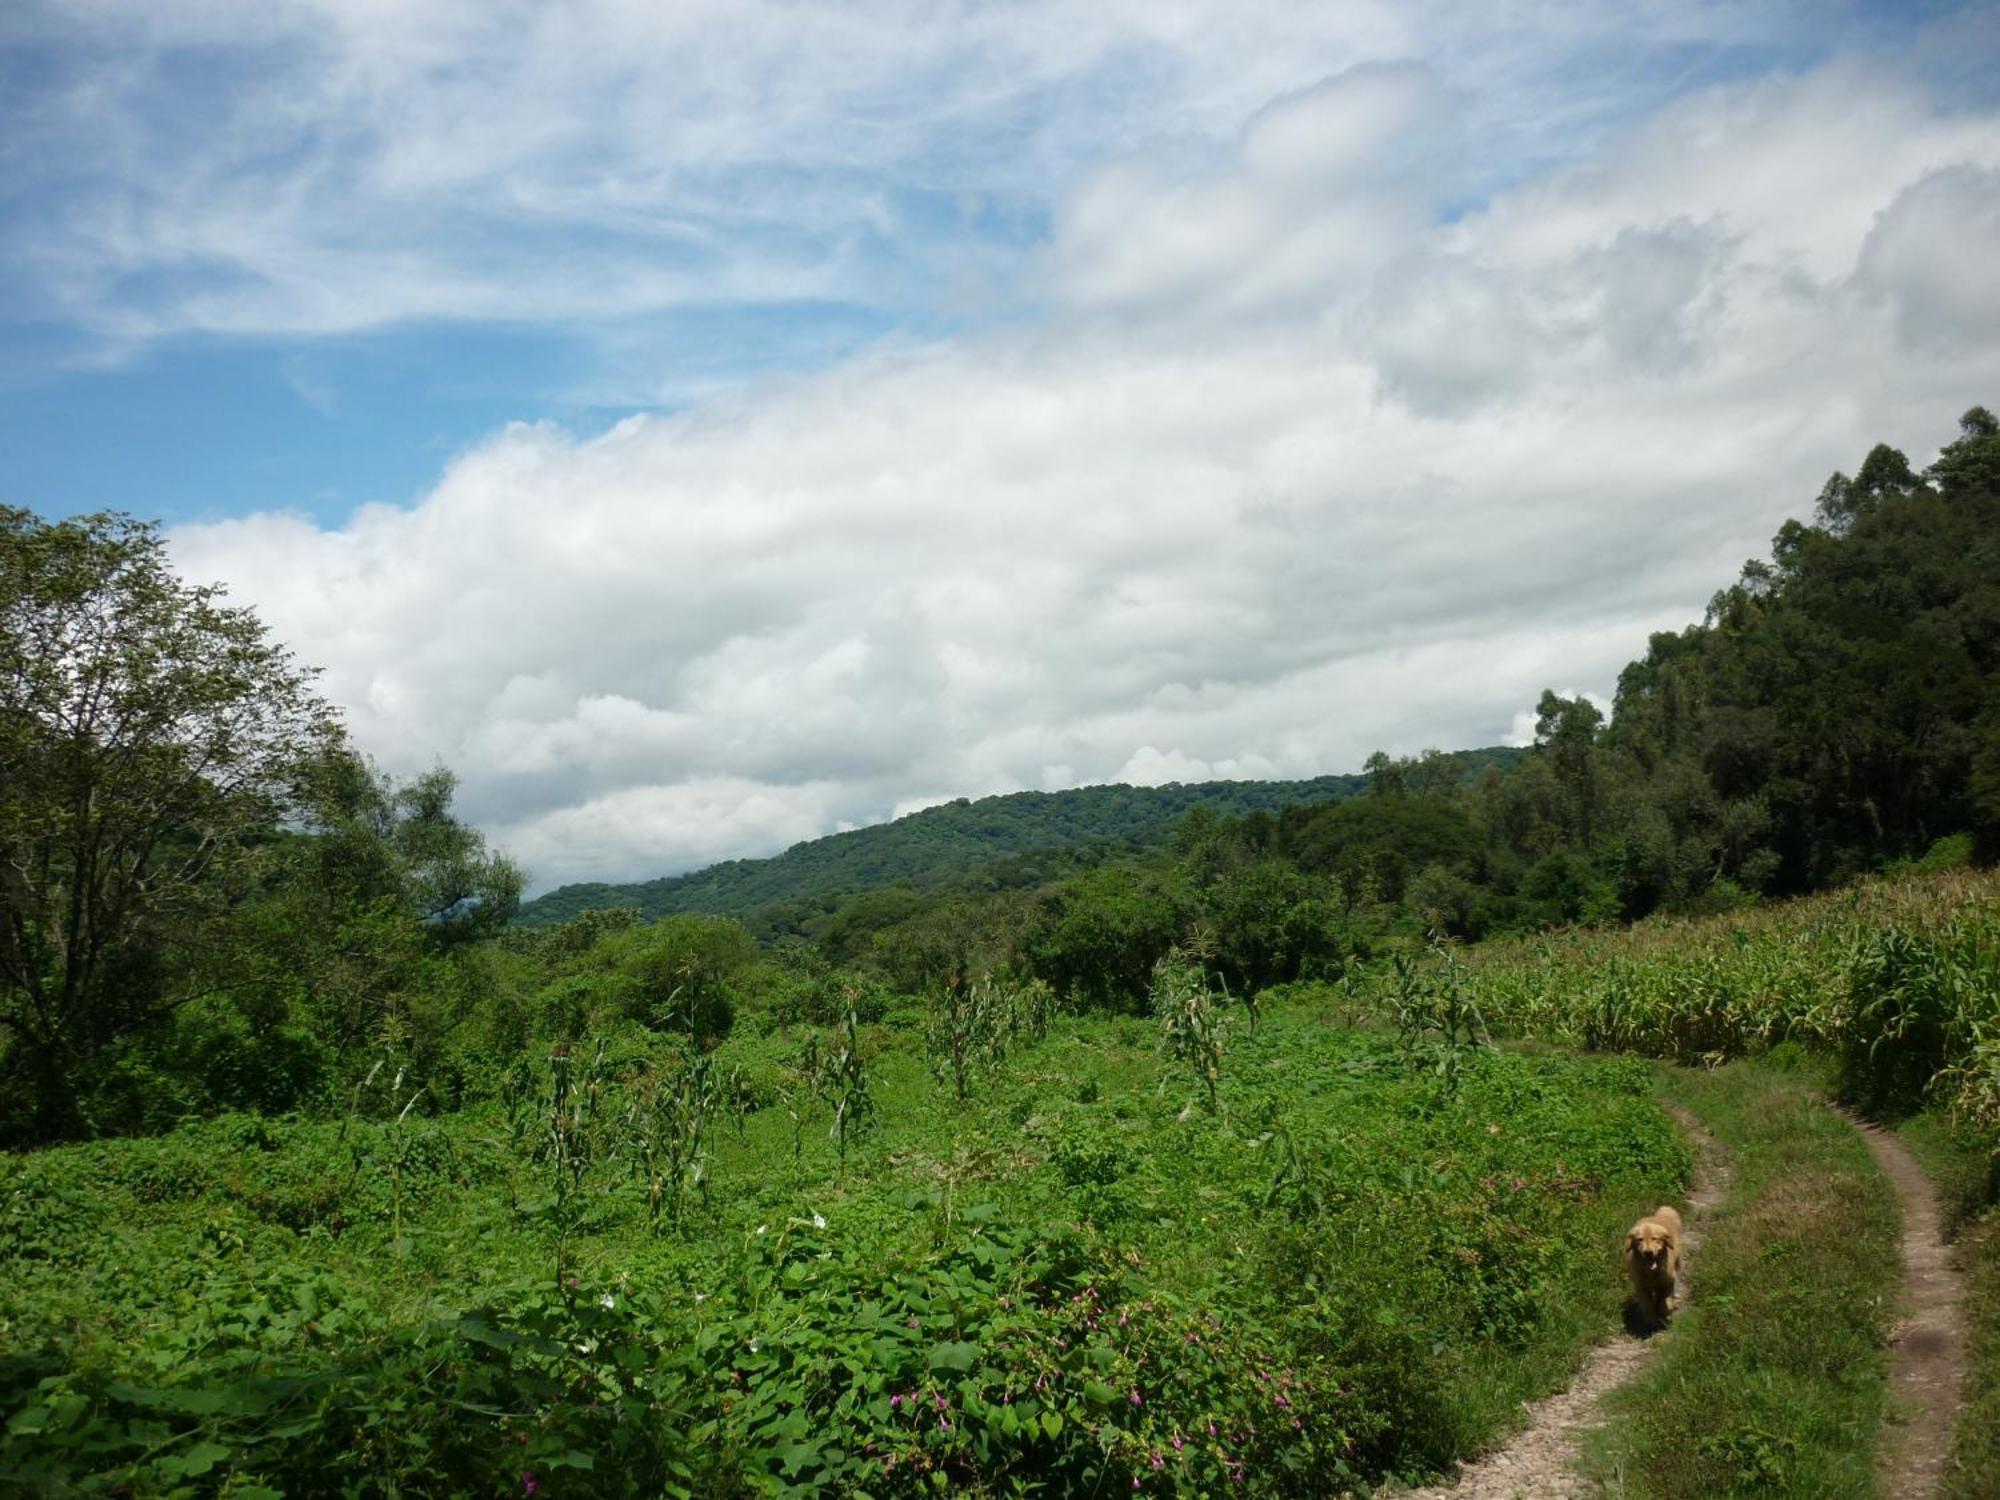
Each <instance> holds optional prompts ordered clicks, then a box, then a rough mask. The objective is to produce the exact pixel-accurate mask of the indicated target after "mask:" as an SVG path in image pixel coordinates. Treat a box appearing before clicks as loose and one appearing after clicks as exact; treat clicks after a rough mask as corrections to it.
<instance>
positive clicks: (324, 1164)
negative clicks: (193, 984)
mask: <svg viewBox="0 0 2000 1500" xmlns="http://www.w3.org/2000/svg"><path fill="white" fill-rule="evenodd" d="M1328 1010H1329V1007H1328V1006H1327V1005H1326V1004H1325V1003H1324V997H1314V996H1310V995H1308V996H1304V997H1300V998H1298V999H1296V1000H1295V1001H1293V1002H1291V1003H1289V1004H1286V1005H1283V1006H1279V1007H1277V1008H1276V1009H1274V1010H1273V1011H1271V1012H1270V1013H1268V1014H1266V1015H1265V1016H1264V1017H1263V1019H1262V1022H1261V1024H1260V1025H1258V1026H1257V1027H1256V1028H1255V1031H1254V1033H1253V1032H1252V1030H1251V1027H1250V1025H1249V1020H1250V1018H1249V1017H1248V1016H1247V1015H1246V1014H1245V1013H1244V1012H1243V1011H1242V1010H1241V1008H1240V1007H1237V1008H1232V1009H1231V1010H1230V1012H1229V1013H1228V1014H1227V1015H1226V1017H1225V1018H1224V1019H1225V1024H1226V1026H1227V1028H1228V1030H1227V1036H1226V1048H1225V1050H1224V1051H1223V1053H1222V1054H1221V1061H1220V1069H1219V1074H1218V1078H1217V1082H1218V1087H1217V1091H1216V1106H1217V1107H1216V1109H1215V1111H1214V1112H1213V1113H1211V1112H1210V1111H1209V1109H1208V1108H1207V1107H1206V1105H1205V1099H1206V1089H1205V1088H1204V1087H1203V1084H1202V1079H1201V1076H1200V1074H1199V1073H1198V1072H1197V1071H1196V1070H1195V1069H1193V1068H1192V1067H1190V1065H1189V1063H1188V1062H1187V1061H1186V1060H1184V1059H1183V1058H1181V1057H1178V1056H1176V1055H1174V1053H1173V1052H1172V1051H1171V1050H1163V1049H1162V1047H1161V1045H1160V1028H1159V1026H1158V1024H1157V1023H1155V1022H1153V1021H1150V1020H1140V1019H1126V1020H1087V1021H1086V1020H1075V1019H1067V1020H1058V1021H1057V1022H1056V1023H1055V1025H1054V1027H1053V1029H1051V1030H1050V1031H1049V1032H1048V1034H1047V1035H1046V1037H1045V1038H1043V1039H1042V1040H1039V1041H1036V1040H1033V1039H1032V1038H1022V1039H1020V1040H1019V1041H1018V1042H1017V1045H1016V1046H1015V1047H1014V1049H1013V1051H1012V1055H1011V1056H1009V1057H1008V1058H1007V1059H1006V1060H1005V1061H1004V1063H1000V1064H997V1065H993V1064H981V1065H979V1068H978V1071H976V1072H975V1074H974V1076H973V1078H972V1080H971V1084H972V1086H971V1088H970V1089H969V1093H970V1096H971V1097H970V1098H969V1100H968V1101H967V1102H966V1103H964V1104H962V1105H961V1104H958V1103H956V1102H955V1101H954V1097H953V1093H954V1091H953V1089H952V1088H951V1086H950V1085H949V1083H940V1082H939V1081H938V1080H937V1079H936V1078H935V1077H934V1076H933V1074H932V1072H931V1071H930V1069H929V1068H928V1067H927V1065H926V1050H925V1046H924V1025H923V1021H924V1018H923V1016H922V1015H921V1013H919V1012H913V1011H904V1012H894V1011H892V1012H890V1013H889V1014H888V1015H887V1016H886V1017H885V1018H884V1019H883V1020H882V1021H880V1022H878V1023H876V1024H872V1025H864V1026H863V1027H861V1028H860V1031H859V1034H858V1037H857V1040H858V1042H859V1048H858V1055H859V1056H860V1057H861V1058H862V1059H863V1061H864V1072H865V1080H864V1081H865V1083H866V1090H867V1098H868V1103H867V1104H863V1103H862V1102H861V1101H860V1099H859V1097H858V1096H855V1097H850V1098H848V1099H847V1100H846V1103H847V1106H848V1109H847V1113H848V1116H849V1118H850V1120H852V1121H853V1122H854V1131H853V1135H852V1139H851V1142H850V1144H849V1147H848V1151H847V1159H846V1161H845V1163H844V1164H843V1163H842V1161H841V1160H840V1157H839V1153H838V1151H837V1146H836V1142H835V1140H833V1139H832V1138H830V1135H829V1105H828V1103H827V1102H826V1100H825V1097H824V1096H822V1097H821V1099H820V1101H819V1102H813V1101H812V1100H811V1099H809V1098H808V1097H807V1096H806V1094H805V1093H804V1092H803V1091H802V1089H801V1088H800V1087H799V1083H800V1080H801V1079H802V1077H803V1076H804V1075H803V1074H802V1072H801V1071H800V1070H798V1069H796V1068H795V1067H793V1066H792V1064H793V1062H794V1060H795V1059H796V1058H797V1056H798V1054H799V1053H800V1050H801V1048H802V1047H803V1046H804V1045H805V1042H806V1038H805V1036H804V1035H803V1034H802V1033H801V1032H799V1031H797V1030H793V1031H790V1032H786V1031H782V1030H778V1029H770V1030H768V1031H764V1030H762V1028H760V1027H759V1026H758V1024H757V1023H756V1020H755V1018H750V1019H749V1020H748V1021H747V1022H746V1023H744V1024H741V1025H739V1028H738V1031H737V1033H736V1034H735V1035H733V1036H732V1038H731V1039H730V1040H729V1041H728V1042H726V1043H725V1044H724V1046H723V1047H722V1048H721V1049H719V1051H718V1052H717V1053H715V1054H713V1056H712V1059H711V1061H712V1064H713V1066H714V1067H715V1068H716V1069H717V1070H718V1072H720V1071H721V1070H724V1069H730V1070H736V1071H735V1072H734V1074H733V1078H732V1089H733V1091H734V1092H732V1094H731V1096H730V1097H731V1098H732V1099H734V1100H737V1101H739V1102H740V1103H741V1104H742V1105H743V1106H744V1107H745V1112H743V1113H742V1114H741V1115H740V1116H737V1115H735V1114H734V1112H731V1111H725V1112H724V1113H723V1114H722V1115H719V1116H718V1117H716V1118H714V1119H712V1120H710V1121H709V1122H708V1123H707V1125H706V1128H705V1134H704V1135H703V1138H702V1143H701V1145H700V1147H699V1151H698V1153H697V1159H696V1160H695V1161H694V1162H693V1164H692V1168H693V1169H692V1170H690V1164H689V1163H688V1162H681V1163H679V1164H678V1165H677V1166H676V1167H675V1168H674V1170H675V1171H676V1172H679V1173H681V1174H682V1175H681V1176H680V1177H679V1178H678V1179H677V1180H678V1181H680V1182H681V1183H682V1184H683V1186H684V1187H685V1193H684V1198H685V1202H684V1206H683V1208H682V1215H683V1222H682V1224H681V1225H680V1227H679V1228H676V1227H675V1226H674V1224H673V1215H672V1213H671V1211H670V1209H671V1205H669V1206H668V1208H667V1209H665V1210H663V1211H662V1212H660V1213H659V1214H658V1215H657V1220H658V1222H657V1225H656V1224H655V1218H656V1215H655V1213H654V1211H653V1210H654V1209H655V1208H656V1207H659V1206H660V1204H659V1198H658V1196H657V1195H656V1194H655V1192H654V1191H653V1188H654V1187H655V1185H656V1184H658V1183H660V1182H661V1180H662V1173H661V1169H660V1165H659V1159H658V1153H659V1152H660V1151H661V1150H662V1149H663V1148H662V1145H661V1142H660V1141H659V1140H658V1139H656V1138H652V1137H649V1136H647V1134H646V1132H645V1131H643V1130H641V1129H640V1126H641V1125H643V1124H644V1119H645V1117H644V1114H643V1108H642V1106H648V1104H649V1101H650V1104H651V1105H658V1102H659V1101H658V1100H656V1099H652V1098H651V1096H650V1095H648V1093H647V1091H646V1085H645V1080H646V1078H647V1077H648V1076H649V1075H648V1074H647V1073H646V1071H645V1059H644V1058H643V1057H639V1056H637V1055H628V1054H623V1053H621V1052H620V1051H619V1049H618V1048H617V1047H613V1048H612V1049H611V1050H610V1052H609V1053H607V1055H606V1057H605V1059H604V1062H603V1066H602V1067H601V1068H599V1067H595V1066H594V1059H593V1060H592V1063H591V1065H586V1063H585V1062H583V1061H581V1060H579V1059H578V1058H574V1057H572V1058H570V1059H566V1060H564V1061H563V1062H562V1064H561V1066H562V1068H563V1069H565V1070H566V1071H565V1073H564V1076H563V1078H561V1079H558V1078H556V1077H553V1076H552V1075H551V1073H550V1072H549V1070H548V1069H543V1070H540V1071H539V1072H538V1073H537V1074H536V1076H534V1077H533V1078H529V1079H523V1080H520V1081H519V1082H518V1083H517V1085H516V1087H515V1089H514V1092H513V1095H512V1099H511V1105H512V1107H511V1109H508V1108H501V1107H497V1106H496V1107H493V1108H490V1109H485V1110H481V1111H473V1112H466V1113H462V1114H458V1115H450V1116H444V1117H440V1118H435V1119H430V1118H424V1117H423V1116H422V1115H421V1114H420V1113H418V1112H416V1111H411V1112H409V1113H407V1114H400V1113H399V1111H400V1109H401V1100H402V1099H403V1097H404V1095H403V1092H402V1090H401V1088H400V1087H398V1086H396V1085H395V1084H394V1083H393V1081H392V1080H387V1079H382V1078H378V1079H376V1080H374V1081H373V1083H371V1085H370V1086H369V1089H368V1090H366V1091H364V1092H363V1093H362V1094H360V1095H358V1096H357V1113H356V1117H355V1118H352V1119H350V1120H347V1121H345V1122H341V1121H282V1120H262V1119H253V1118H249V1117H228V1118H224V1119H219V1120H213V1121H208V1122H203V1123H198V1124H191V1125H188V1126H186V1127H184V1128H182V1129H180V1130H178V1131H176V1132H174V1133H172V1134H170V1135H168V1136H165V1137H163V1138H159V1139H153V1140H126V1141H115V1142H101V1143H94V1144H88V1145H80V1146H72V1147H65V1148H60V1149H54V1150H48V1151H44V1152H40V1153H36V1154H34V1155H31V1156H26V1157H15V1158H9V1159H6V1160H5V1161H4V1162H0V1257H4V1258H5V1260H6V1262H7V1264H8V1266H9V1268H10V1275H9V1276H8V1278H7V1280H6V1283H5V1285H4V1288H0V1348H3V1349H4V1350H5V1355H4V1360H0V1407H4V1408H5V1409H7V1410H9V1411H10V1412H12V1413H13V1415H12V1417H11V1419H10V1420H9V1421H8V1423H7V1426H6V1429H5V1434H4V1438H0V1480H4V1481H6V1482H7V1483H8V1484H9V1485H12V1486H16V1487H22V1486H25V1487H28V1488H30V1489H34V1488H41V1489H46V1490H57V1489H62V1488H65V1487H68V1486H72V1485H73V1486H75V1487H77V1488H78V1489H80V1490H83V1491H86V1492H88V1491H91V1490H96V1491H98V1492H116V1493H134V1494H174V1493H197V1492H198V1493H214V1492H219V1493H228V1494H235V1495H263V1494H269V1493H272V1492H274V1491H291V1490H296V1489H298V1488H300V1487H301V1486H302V1485H303V1486H305V1487H308V1488H311V1489H313V1490H314V1491H315V1492H320V1493H327V1492H334V1491H339V1492H343V1493H351V1494H363V1495H368V1494H384V1495H387V1494H413V1495H414V1494H445V1493H486V1494H495V1493H541V1494H547V1495H568V1494H578V1495H584V1494H628V1493H661V1492H669V1493H673V1492H678V1493H688V1494H697V1495H724V1494H733V1493H770V1494H787V1493H789V1494H801V1495H803V1494H812V1493H822V1492H825V1491H827V1490H829V1489H831V1490H844V1491H849V1492H857V1493H867V1494H878V1495H886V1494H913V1493H935V1492H937V1490H938V1489H939V1488H945V1489H949V1490H952V1491H953V1492H958V1493H973V1494H979V1493H986V1494H1049V1495H1082V1494H1093V1493H1105V1492H1109V1491H1110V1490H1112V1489H1116V1490H1117V1491H1119V1492H1122V1493H1131V1492H1133V1491H1134V1490H1138V1491H1141V1492H1146V1493H1155V1494H1175V1493H1178V1494H1189V1495H1192V1494H1211V1493H1216V1492H1218V1491H1223V1490H1227V1491H1229V1492H1232V1493H1237V1492H1240V1493H1250V1494H1298V1495H1308V1494H1312V1495H1318V1494H1326V1493H1328V1492H1330V1491H1333V1490H1337V1489H1338V1488H1340V1487H1342V1486H1343V1485H1350V1484H1360V1483H1363V1482H1366V1481H1372V1480H1377V1479H1380V1478H1381V1477H1383V1476H1385V1475H1389V1474H1401V1475H1417V1474H1421V1473H1424V1472H1427V1471H1430V1470H1434V1469H1436V1468H1437V1467H1439V1466H1442V1465H1444V1464H1446V1463H1448V1462H1449V1461H1450V1459H1452V1458H1453V1457H1454V1456H1456V1455H1457V1454H1459V1453H1461V1452H1464V1451H1466V1450H1467V1449H1469V1448H1471V1447H1474V1446H1476V1445H1478V1444H1479V1443H1480V1442H1482V1441H1484V1440H1486V1439H1488V1438H1490V1436H1491V1435H1492V1434H1493V1433H1494V1432H1495V1431H1496V1430H1497V1429H1498V1428H1499V1427H1500V1426H1502V1425H1504V1424H1505V1423H1506V1422H1507V1421H1508V1420H1509V1419H1510V1414H1511V1413H1512V1412H1514V1411H1515V1410H1516V1409H1517V1406H1518V1402H1519V1401H1520V1399H1521V1398H1522V1397H1523V1396H1525V1395H1528V1394H1532V1393H1534V1392H1536V1391H1539V1390H1542V1389H1547V1388H1550V1387H1552V1386H1556V1385H1559V1384H1561V1383H1562V1381H1563V1380H1564V1378H1565V1377H1566V1375H1567V1372H1568V1371H1569V1369H1570V1368H1571V1367H1572V1366H1573V1364H1574V1361H1575V1360H1576V1359H1577V1357H1578V1356H1579V1354H1580V1351H1581V1349H1582V1348H1583V1347H1584V1346H1585V1345H1586V1344H1587V1343H1589V1342H1590V1341H1592V1340H1594V1339H1596V1338H1598V1337H1601V1336H1603V1335H1604V1334H1605V1333H1606V1332H1608V1331H1610V1330H1611V1329H1613V1328H1615V1326H1616V1323H1617V1316H1618V1306H1619V1302H1620V1295H1621V1293H1620V1288H1619V1285H1618V1281H1617V1269H1616V1265H1615V1262H1614V1261H1613V1260H1612V1259H1611V1258H1610V1257H1609V1256H1608V1255H1607V1253H1606V1250H1605V1247H1606V1246H1607V1245H1608V1244H1614V1243H1615V1242H1616V1236H1617V1233H1618V1231H1619V1229H1620V1228H1622V1226H1623V1225H1624V1224H1625V1223H1626V1222H1629V1220H1630V1219H1631V1218H1632V1217H1633V1215H1634V1214H1635V1213H1636V1212H1637V1211H1638V1210H1639V1209H1640V1208H1641V1207H1648V1206H1650V1205H1651V1204H1653V1203H1654V1202H1657V1201H1660V1199H1661V1198H1663V1197H1668V1196H1672V1195H1673V1194H1674V1193H1676V1192H1677V1191H1678V1190H1679V1189H1680V1187H1681V1185H1682V1183H1683V1180H1684V1177H1685V1174H1686V1172H1687V1170H1688V1159H1687V1156H1686V1154H1685V1152H1684V1150H1683V1148H1682V1147H1681V1146H1680V1144H1679V1142H1678V1140H1677V1139H1676V1137H1675V1136H1674V1134H1673V1132H1672V1129H1671V1127H1670V1125H1669V1123H1668V1122H1667V1121H1666V1120H1665V1118H1664V1117H1663V1116H1662V1114H1661V1112H1660V1111H1659V1109H1658V1108H1657V1107H1656V1105H1655V1104H1654V1103H1653V1101H1652V1098H1651V1095H1650V1084H1649V1078H1648V1074H1647V1071H1646V1068H1645V1067H1644V1065H1642V1064H1639V1063H1636V1062H1630V1061H1620V1060H1615V1059H1614V1060H1579V1059H1566V1058H1555V1057H1530V1056H1521V1055H1509V1054H1502V1053H1495V1052H1491V1051H1488V1050H1485V1049H1481V1048H1476V1047H1470V1046H1463V1045H1456V1044H1452V1043H1449V1042H1448V1041H1445V1040H1440V1039H1439V1038H1437V1037H1435V1036H1432V1037H1430V1038H1429V1039H1425V1038H1422V1037H1418V1036H1411V1037H1408V1038H1404V1039H1401V1040H1398V1039H1397V1038H1394V1037H1387V1036H1382V1035H1370V1034H1364V1033H1360V1032H1355V1031H1350V1030H1345V1029H1342V1028H1340V1027H1338V1026H1335V1025H1332V1024H1329V1019H1328ZM841 1040H842V1039H841V1036H840V1034H839V1032H838V1030H835V1031H833V1032H829V1033H821V1034H820V1035H818V1036H817V1037H816V1038H815V1042H816V1045H817V1046H818V1047H819V1049H820V1050H821V1052H822V1055H823V1056H824V1055H828V1054H830V1053H832V1052H834V1051H835V1050H836V1049H838V1048H839V1047H840V1045H841ZM1189 1055H1193V1054H1189ZM648 1152H651V1153H653V1154H652V1155H650V1156H649V1155H648V1154H647V1153H648ZM635 1168H638V1170H635ZM697 1176H698V1177H699V1179H700V1185H699V1186H696V1185H695V1182H696V1177H697Z"/></svg>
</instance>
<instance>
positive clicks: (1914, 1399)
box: [1841, 1110, 1966, 1500]
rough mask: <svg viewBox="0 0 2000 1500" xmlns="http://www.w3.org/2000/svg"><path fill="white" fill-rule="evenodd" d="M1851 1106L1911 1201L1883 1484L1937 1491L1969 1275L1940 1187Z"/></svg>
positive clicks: (1892, 1491)
mask: <svg viewBox="0 0 2000 1500" xmlns="http://www.w3.org/2000/svg"><path fill="white" fill-rule="evenodd" d="M1841 1113H1842V1114H1846V1115H1847V1118H1848V1120H1849V1122H1850V1123H1851V1124H1852V1125H1853V1126H1854V1128H1855V1129H1856V1130H1858V1131H1860V1132H1861V1138H1862V1139H1863V1140H1864V1141H1866V1142H1867V1143H1868V1149H1869V1150H1870V1151H1871V1152H1873V1153H1874V1156H1875V1165H1876V1166H1878V1167H1880V1168H1881V1169H1882V1175H1883V1176H1884V1177H1887V1178H1888V1179H1889V1182H1890V1185H1891V1186H1893V1187H1894V1188H1895V1190H1896V1198H1897V1200H1898V1202H1900V1203H1901V1204H1902V1208H1903V1238H1902V1243H1901V1245H1900V1247H1899V1249H1900V1253H1901V1257H1902V1262H1903V1280H1902V1294H1901V1297H1900V1299H1899V1303H1900V1305H1899V1307H1898V1309H1897V1318H1896V1324H1895V1327H1894V1329H1893V1330H1892V1332H1891V1334H1890V1338H1889V1343H1890V1349H1891V1351H1892V1353H1891V1358H1890V1366H1889V1421H1888V1423H1887V1425H1885V1426H1884V1428H1883V1430H1882V1439H1881V1442H1880V1443H1879V1444H1878V1445H1877V1447H1876V1450H1875V1492H1876V1493H1877V1494H1878V1495H1886V1496H1893V1497H1894V1500H1927V1497H1929V1496H1931V1495H1934V1494H1936V1493H1937V1488H1938V1482H1939V1481H1940V1480H1941V1479H1942V1478H1943V1477H1944V1470H1945V1464H1946V1463H1947V1461H1948V1460H1949V1459H1950V1456H1951V1430H1952V1424H1953V1422H1954V1421H1955V1420H1956V1419H1957V1416H1958V1409H1959V1405H1960V1403H1961V1401H1962V1400H1963V1399H1964V1393H1965V1372H1966V1353H1965V1350H1966V1324H1965V1281H1964V1278H1963V1277H1962V1276H1960V1275H1959V1273H1958V1270H1957V1268H1956V1267H1954V1266H1953V1265H1952V1263H1951V1253H1950V1251H1949V1250H1947V1249H1946V1247H1945V1242H1944V1230H1943V1219H1942V1218H1941V1216H1940V1215H1939V1213H1938V1201H1937V1191H1936V1189H1934V1188H1933V1187H1932V1186H1931V1180H1930V1178H1929V1177H1928V1176H1927V1175H1926V1174H1925V1172H1924V1169H1923V1168H1922V1167H1920V1166H1918V1165H1917V1161H1916V1158H1915V1157H1913V1156H1911V1155H1910V1152H1909V1148H1908V1147H1906V1146H1905V1145H1904V1144H1903V1143H1902V1142H1901V1141H1899V1140H1897V1139H1896V1137H1895V1136H1893V1135H1891V1134H1890V1133H1889V1132H1888V1131H1886V1130H1884V1129H1882V1128H1881V1127H1880V1126H1878V1125H1875V1124H1873V1123H1871V1122H1869V1121H1867V1120H1863V1119H1860V1118H1858V1117H1856V1116H1854V1115H1851V1114H1847V1111H1845V1110H1842V1111H1841Z"/></svg>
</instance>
